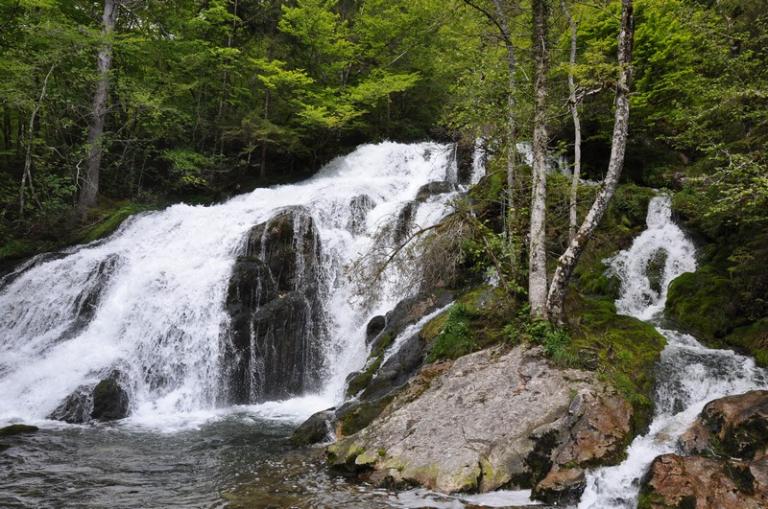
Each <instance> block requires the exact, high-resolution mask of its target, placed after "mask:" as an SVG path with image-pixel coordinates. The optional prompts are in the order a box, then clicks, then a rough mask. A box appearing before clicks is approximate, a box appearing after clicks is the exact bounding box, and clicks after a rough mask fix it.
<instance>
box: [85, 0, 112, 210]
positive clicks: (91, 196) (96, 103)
mask: <svg viewBox="0 0 768 509" xmlns="http://www.w3.org/2000/svg"><path fill="white" fill-rule="evenodd" d="M118 2H119V0H118ZM116 18H117V3H116V1H115V0H104V13H103V15H102V18H101V20H102V28H101V35H102V41H101V47H100V48H99V54H98V57H97V64H96V65H97V69H98V75H99V80H98V82H97V83H96V92H95V93H94V95H93V106H92V108H91V122H90V126H89V127H88V154H87V156H86V161H87V163H86V168H85V178H84V182H83V184H82V186H81V187H80V201H79V203H78V208H79V209H80V214H81V215H85V214H86V213H87V211H88V209H89V208H91V207H93V206H94V205H96V196H97V195H98V193H99V173H100V172H101V156H102V153H103V140H102V138H103V135H104V121H105V120H106V117H107V97H108V95H109V70H110V68H111V67H112V32H113V31H114V29H115V19H116Z"/></svg>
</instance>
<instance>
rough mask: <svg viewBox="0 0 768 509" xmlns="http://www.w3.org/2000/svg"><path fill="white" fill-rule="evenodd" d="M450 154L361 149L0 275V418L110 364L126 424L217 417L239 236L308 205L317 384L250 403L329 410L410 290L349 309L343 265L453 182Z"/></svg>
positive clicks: (440, 206)
mask: <svg viewBox="0 0 768 509" xmlns="http://www.w3.org/2000/svg"><path fill="white" fill-rule="evenodd" d="M452 153H453V148H452V147H451V146H449V145H441V144H435V143H421V144H413V145H404V144H396V143H389V142H387V143H382V144H378V145H366V146H362V147H360V148H358V149H357V150H356V151H355V152H353V153H351V154H349V155H348V156H345V157H341V158H337V159H336V160H334V161H332V162H331V163H330V164H328V165H327V166H326V167H325V168H323V169H322V170H321V171H320V172H319V173H318V174H317V175H316V176H315V177H313V178H312V179H310V180H308V181H306V182H303V183H299V184H295V185H286V186H277V187H273V188H269V189H257V190H255V191H253V192H252V193H250V194H246V195H242V196H238V197H236V198H233V199H231V200H229V201H227V202H226V203H222V204H219V205H214V206H209V207H203V206H190V205H184V204H180V205H174V206H172V207H170V208H168V209H166V210H164V211H161V212H153V213H146V214H141V215H139V216H137V217H134V218H132V219H131V220H129V221H128V222H127V223H126V224H124V225H123V226H122V227H121V228H120V229H119V231H118V232H116V233H115V234H113V235H112V236H111V237H109V238H108V239H106V240H104V241H101V242H96V243H92V244H88V245H86V246H80V247H76V248H72V249H70V250H67V251H66V252H65V253H63V254H62V256H60V257H48V258H39V259H38V260H36V261H33V263H31V264H28V267H27V268H26V270H20V271H17V273H15V274H11V275H10V276H9V277H6V278H5V279H4V280H0V309H2V313H0V422H3V421H6V422H8V421H14V420H26V421H38V420H42V419H45V418H46V416H48V415H49V414H50V412H51V411H52V410H54V408H56V406H57V405H58V404H59V403H60V402H61V401H62V399H63V398H65V397H66V396H67V395H68V394H70V393H71V392H72V391H74V390H75V389H77V388H78V387H80V386H82V385H84V384H93V383H96V382H97V381H98V380H99V379H100V378H103V377H104V375H105V374H106V373H108V372H110V370H112V369H113V368H115V367H117V368H119V369H120V370H121V372H122V373H125V375H126V376H127V378H128V380H129V384H128V385H129V392H130V401H131V417H130V420H131V421H133V422H136V423H139V424H157V425H163V423H166V422H175V421H176V420H177V419H178V418H179V416H185V417H183V418H184V419H187V418H190V416H192V417H195V416H196V417H202V418H206V417H207V416H209V415H211V413H212V412H215V411H217V410H215V408H216V407H217V397H218V394H219V393H220V390H219V389H220V387H219V386H220V384H221V370H222V366H221V365H220V364H221V363H222V355H223V353H222V334H223V331H225V330H226V328H227V326H228V321H229V316H228V314H227V312H226V309H225V299H226V295H227V288H228V284H229V278H230V275H231V273H232V269H233V265H234V263H235V259H236V257H237V255H238V253H239V251H240V250H241V249H242V244H243V239H244V236H245V235H246V234H247V232H248V231H249V229H250V228H252V227H253V226H254V225H256V224H259V223H262V222H264V221H266V220H268V219H269V218H271V217H273V216H274V215H275V214H276V213H277V212H279V211H280V210H281V209H284V208H285V207H287V206H294V205H302V206H304V207H305V208H306V209H308V210H309V212H310V214H311V216H312V219H313V221H314V223H315V227H316V229H317V232H318V235H319V238H320V241H321V242H322V256H321V260H320V264H321V267H320V270H322V271H323V276H324V277H323V279H324V281H325V284H326V285H327V288H325V291H324V295H325V297H326V302H325V306H326V310H325V311H326V313H325V314H324V316H327V321H328V323H326V324H324V326H325V327H326V328H327V330H328V331H329V332H328V340H327V344H325V345H324V348H323V351H324V355H325V360H324V366H325V375H324V379H323V389H322V391H321V393H320V394H315V395H308V396H305V397H303V398H297V399H295V400H294V401H289V402H284V403H274V402H270V403H265V404H263V405H261V407H260V408H262V409H263V410H264V411H265V412H267V413H270V414H278V415H279V414H281V413H284V414H291V413H295V414H296V416H297V417H300V416H306V415H309V414H310V413H312V412H313V411H316V410H319V409H321V408H326V407H328V406H331V405H333V404H335V403H336V402H337V401H338V398H339V397H341V395H342V394H343V388H344V379H345V376H346V375H347V374H348V373H349V372H350V371H352V370H354V369H356V368H359V367H360V366H361V365H362V364H363V362H364V359H365V354H366V352H365V341H364V328H365V324H366V322H367V320H368V319H369V318H370V317H371V316H373V315H375V314H381V313H384V312H386V311H388V310H389V309H391V308H392V307H393V306H394V305H395V304H396V302H397V301H399V299H401V298H403V297H404V296H406V294H407V292H408V290H407V289H405V288H401V287H399V285H398V284H397V283H398V278H397V274H392V275H391V276H392V277H388V278H385V279H384V282H383V283H382V286H381V287H380V288H378V291H377V293H376V295H375V296H372V297H371V299H372V300H371V301H369V302H367V305H366V306H365V307H364V308H362V307H357V306H355V305H354V304H353V303H352V301H353V296H354V288H353V284H352V283H351V282H350V281H349V279H348V278H347V277H346V273H345V269H346V268H347V267H348V266H349V264H351V263H352V262H353V261H355V260H356V259H358V258H359V257H361V256H364V255H365V254H366V253H367V252H369V251H370V250H371V249H374V248H378V249H381V248H382V246H381V242H386V240H382V238H381V237H380V236H378V237H377V233H378V232H379V231H380V230H381V228H382V227H385V226H387V225H391V224H392V223H393V222H394V221H396V219H397V216H398V213H399V212H400V211H401V210H402V209H403V208H404V207H405V206H406V205H407V204H409V203H410V202H412V201H413V200H414V198H415V197H416V194H417V192H418V190H419V189H420V188H421V187H422V186H423V185H425V184H427V183H428V182H432V181H445V180H450V179H454V178H455V175H456V174H457V171H456V168H455V161H454V160H453V157H452ZM359 196H367V197H368V199H369V200H370V203H371V204H372V207H370V209H369V210H367V213H365V216H364V218H363V221H362V224H360V223H361V222H360V220H359V218H357V220H353V219H354V218H353V217H352V215H353V213H355V210H354V207H352V206H351V205H350V200H351V199H353V198H354V197H359ZM454 196H455V193H443V194H438V195H434V196H430V197H428V198H427V199H426V200H422V202H420V203H419V204H417V205H416V206H417V207H418V208H417V209H416V212H415V214H414V217H415V219H414V223H415V225H418V226H421V227H424V226H429V225H430V224H433V223H434V222H435V221H438V220H439V219H440V218H441V217H443V216H444V215H445V213H446V212H447V210H448V207H449V202H450V200H451V199H452V198H453V197H454ZM357 212H358V213H359V211H357ZM384 247H386V246H384ZM388 270H392V271H395V270H397V269H396V268H395V267H392V268H390V269H388ZM218 403H220V402H218ZM257 410H258V409H257Z"/></svg>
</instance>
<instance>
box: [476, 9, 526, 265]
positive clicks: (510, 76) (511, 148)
mask: <svg viewBox="0 0 768 509" xmlns="http://www.w3.org/2000/svg"><path fill="white" fill-rule="evenodd" d="M464 3H466V4H467V5H469V6H470V7H472V8H473V9H475V10H477V11H479V12H481V13H482V14H483V15H484V16H485V17H487V18H488V19H489V20H490V21H491V23H493V24H494V25H496V28H497V29H498V31H499V35H501V39H502V41H503V42H504V48H505V50H506V53H507V86H508V90H507V122H506V123H507V125H506V130H507V133H506V135H507V196H506V201H507V215H506V217H505V218H504V219H505V232H504V233H505V235H506V238H507V243H508V245H509V247H510V251H511V252H512V257H511V258H512V259H513V260H516V256H515V251H516V247H515V240H514V239H515V230H514V228H515V224H516V222H517V221H516V216H517V213H516V210H517V207H516V204H515V181H516V178H517V176H516V172H517V148H516V146H517V120H516V117H515V108H516V102H515V90H516V88H517V82H516V79H515V73H516V71H517V56H516V50H515V45H514V44H513V43H512V32H511V30H510V26H509V20H508V16H509V15H510V7H511V6H510V2H509V1H508V0H493V6H494V10H495V15H494V14H493V13H491V12H489V11H488V10H486V9H485V8H483V7H482V6H481V5H479V4H477V3H475V2H473V1H472V0H464ZM513 268H514V267H513Z"/></svg>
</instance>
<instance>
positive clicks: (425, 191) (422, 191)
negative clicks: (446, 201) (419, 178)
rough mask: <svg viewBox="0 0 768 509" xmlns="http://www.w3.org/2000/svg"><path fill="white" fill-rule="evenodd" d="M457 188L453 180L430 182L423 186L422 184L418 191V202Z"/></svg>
mask: <svg viewBox="0 0 768 509" xmlns="http://www.w3.org/2000/svg"><path fill="white" fill-rule="evenodd" d="M456 189H457V187H456V184H454V183H452V182H447V181H443V180H441V181H435V182H428V183H426V184H424V185H423V186H421V188H419V191H418V192H417V193H416V201H417V202H423V201H427V200H428V199H429V197H430V196H436V195H438V194H446V193H452V192H454V191H456Z"/></svg>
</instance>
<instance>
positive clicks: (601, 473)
mask: <svg viewBox="0 0 768 509" xmlns="http://www.w3.org/2000/svg"><path fill="white" fill-rule="evenodd" d="M647 223H648V229H647V230H645V231H644V232H643V233H642V234H641V235H640V236H639V237H637V239H635V241H634V242H633V244H632V246H631V247H630V248H629V249H627V250H626V251H622V252H620V253H619V254H618V255H616V256H615V257H613V258H611V259H609V260H607V262H608V264H609V266H610V270H611V271H612V272H613V273H614V274H615V275H617V276H618V277H619V279H620V280H621V296H620V298H619V299H618V300H617V301H616V308H617V310H618V311H619V312H620V313H622V314H626V315H630V316H634V317H636V318H639V319H641V320H646V321H649V322H651V323H653V324H654V325H656V326H657V330H658V331H659V332H660V333H661V334H662V335H663V336H664V337H665V338H666V339H667V346H666V348H665V349H664V351H663V352H662V354H661V362H660V365H659V373H658V376H657V388H656V394H655V406H656V409H655V416H654V418H653V421H652V422H651V425H650V428H649V430H648V433H646V434H645V435H643V436H638V437H637V438H635V440H634V441H633V442H632V444H631V445H630V447H629V449H628V450H627V458H626V459H625V460H624V462H622V463H621V464H620V465H617V466H614V467H606V468H600V469H597V470H594V471H592V472H591V473H589V474H588V476H587V487H586V490H585V492H584V494H583V495H582V498H581V502H580V504H579V508H580V509H631V508H634V507H636V505H637V495H638V492H639V488H640V481H641V478H642V476H643V475H644V474H645V472H646V471H647V469H648V467H649V466H650V464H651V462H652V461H653V459H654V458H655V457H656V456H659V455H661V454H666V453H671V452H675V451H676V447H677V440H678V438H679V437H680V435H681V434H682V433H683V432H685V431H686V430H687V429H688V428H689V427H690V425H691V424H692V423H693V421H694V420H695V419H696V417H697V415H698V414H699V413H700V412H701V410H702V408H703V407H704V405H705V404H706V403H707V402H709V401H711V400H713V399H717V398H721V397H724V396H727V395H730V394H740V393H743V392H746V391H749V390H752V389H756V388H764V387H766V386H768V372H766V370H763V369H760V368H758V367H756V366H755V363H754V361H753V360H752V359H750V358H748V357H744V356H741V355H738V354H736V353H734V352H732V351H730V350H712V349H709V348H706V347H704V346H702V345H701V344H700V343H699V342H698V341H697V340H696V338H694V337H692V336H690V335H688V334H683V333H680V332H676V331H673V330H669V329H666V328H662V327H661V326H660V325H659V323H660V319H661V317H660V313H661V312H662V311H663V309H664V304H665V301H666V296H667V287H668V286H669V283H670V282H671V281H672V280H673V279H674V278H676V277H677V276H679V275H680V274H682V273H684V272H690V271H693V270H695V269H696V258H695V248H694V246H693V244H692V243H691V241H690V240H689V239H688V238H687V237H686V235H685V233H684V232H683V231H682V230H681V229H680V228H679V227H678V226H677V225H676V224H675V223H674V222H673V221H672V219H671V200H670V198H669V197H668V196H657V197H655V198H653V199H652V200H651V203H650V205H649V207H648V217H647ZM649 271H650V272H651V274H649Z"/></svg>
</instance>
